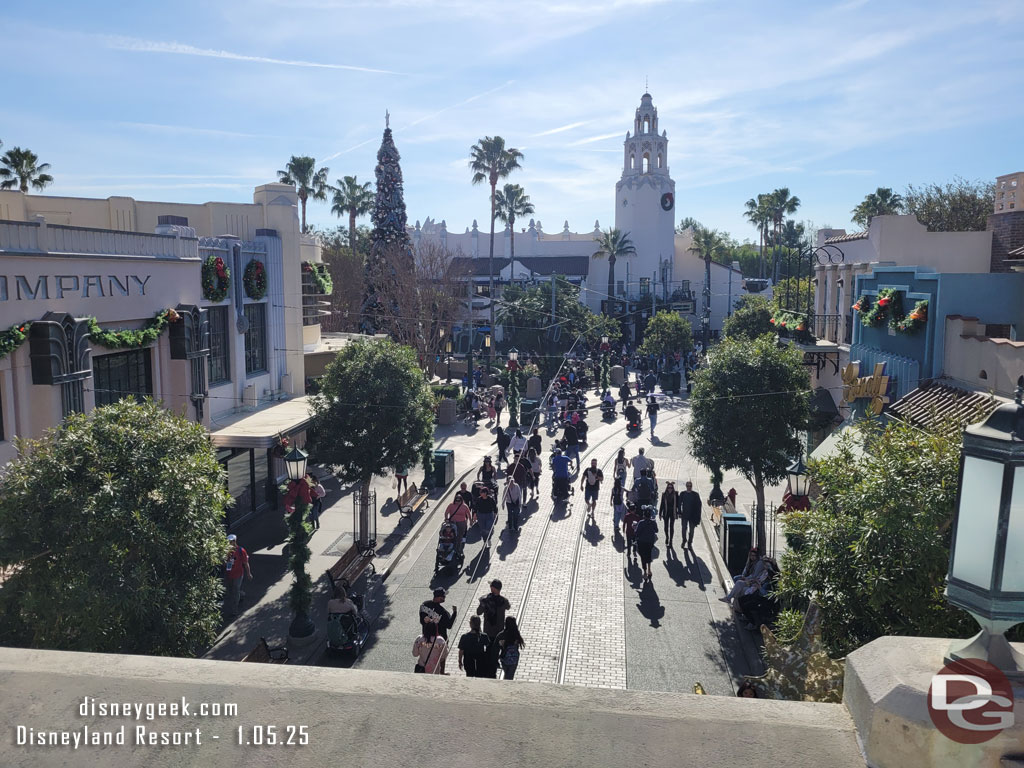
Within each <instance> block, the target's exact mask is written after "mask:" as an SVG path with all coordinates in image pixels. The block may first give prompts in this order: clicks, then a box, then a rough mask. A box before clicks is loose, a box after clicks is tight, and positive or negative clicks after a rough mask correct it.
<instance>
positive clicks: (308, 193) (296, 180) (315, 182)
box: [277, 155, 330, 232]
mask: <svg viewBox="0 0 1024 768" xmlns="http://www.w3.org/2000/svg"><path fill="white" fill-rule="evenodd" d="M328 173H329V169H328V168H326V167H324V168H320V169H317V167H316V159H314V158H312V157H307V156H305V155H301V156H300V155H292V156H291V159H289V160H288V164H287V165H285V167H284V170H283V171H278V172H277V179H278V181H280V182H281V183H282V184H294V185H295V190H296V192H297V194H298V196H299V203H300V204H301V206H302V231H303V232H305V231H306V201H307V200H309V199H313V200H326V199H327V190H328V189H330V185H329V184H328V183H327V174H328Z"/></svg>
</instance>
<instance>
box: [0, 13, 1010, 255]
mask: <svg viewBox="0 0 1024 768" xmlns="http://www.w3.org/2000/svg"><path fill="white" fill-rule="evenodd" d="M0 28H3V29H4V32H5V34H4V36H3V37H4V58H3V66H2V71H3V82H4V96H5V98H4V107H3V109H2V111H0V140H3V141H4V145H5V148H8V149H9V148H10V147H12V146H15V145H20V146H26V147H30V148H31V149H33V150H34V151H36V152H37V153H38V154H39V155H40V156H41V158H42V159H43V160H44V161H47V162H49V163H51V164H52V166H53V170H52V173H53V175H54V177H55V179H56V183H55V184H54V185H53V186H52V187H50V188H49V189H48V193H50V194H69V195H80V196H87V197H107V196H109V195H130V196H133V197H136V198H138V199H144V200H154V199H169V200H180V201H186V202H202V201H206V200H230V201H236V200H238V201H244V200H251V194H252V188H253V186H255V185H257V184H260V183H265V182H267V181H272V180H274V178H275V173H274V172H275V171H276V170H277V169H278V168H281V167H283V166H284V163H285V162H286V160H287V158H288V156H289V155H291V154H309V155H313V156H315V157H316V158H317V159H318V160H319V161H320V162H321V164H323V165H327V166H329V167H330V177H331V179H332V181H333V180H335V179H337V178H339V177H340V176H342V175H352V174H355V175H357V176H358V177H359V178H360V180H363V181H370V180H372V179H373V167H374V164H375V156H376V151H377V148H378V146H379V143H380V136H381V131H382V129H383V122H384V111H385V109H388V110H390V112H391V125H392V127H393V128H394V129H395V141H396V143H397V145H398V148H399V151H400V152H401V154H402V167H403V172H404V174H405V190H406V204H407V207H408V211H409V220H410V222H412V221H415V220H417V219H420V220H422V219H424V218H426V217H427V216H431V217H433V218H435V219H442V218H443V219H446V220H447V222H448V225H449V228H450V229H452V230H454V231H462V230H463V229H464V228H465V227H467V226H469V225H470V224H471V222H472V220H473V219H474V218H475V219H477V220H479V222H480V225H481V228H484V227H486V218H487V215H488V199H487V192H486V191H485V189H484V188H483V187H474V186H472V185H471V184H470V181H469V178H470V173H469V171H468V170H467V167H466V162H467V156H468V150H469V147H470V146H471V145H472V144H473V142H474V141H475V140H477V139H478V138H480V137H481V136H484V135H493V134H499V135H502V136H504V137H505V139H506V141H507V142H508V143H509V144H510V145H512V146H516V147H520V148H522V149H523V151H524V154H525V161H524V163H523V170H522V171H520V172H518V173H517V174H515V175H514V177H513V178H512V180H513V181H515V182H517V183H519V184H522V185H523V186H524V187H525V189H526V191H527V193H528V194H529V195H530V196H531V198H532V200H533V202H534V204H535V206H536V208H537V213H536V217H537V218H538V219H540V220H541V221H542V222H543V224H544V228H545V230H547V231H548V232H554V231H557V230H560V229H561V227H562V222H563V221H564V220H566V219H567V220H568V221H569V224H570V227H571V228H572V229H573V230H574V231H588V230H590V229H591V228H592V227H593V224H594V220H595V219H599V220H600V221H601V224H602V226H608V225H609V224H611V223H612V221H613V209H614V185H615V181H616V180H617V179H618V178H619V174H620V173H621V152H622V140H623V138H624V136H625V132H626V131H627V130H628V129H630V128H631V127H632V115H633V111H634V110H635V108H636V106H637V105H638V104H639V99H640V95H641V94H642V93H643V90H644V81H645V78H647V79H648V81H649V89H650V92H651V94H652V95H653V97H654V102H655V105H656V106H657V107H658V109H659V116H660V119H661V127H662V128H664V129H665V130H667V131H668V136H669V167H670V170H671V173H672V176H673V178H674V179H675V181H676V196H677V205H676V210H677V212H678V214H679V216H680V217H681V216H685V215H692V216H694V217H696V218H697V219H699V220H700V221H702V222H704V223H705V224H707V225H710V226H713V227H717V228H719V229H723V230H726V231H728V232H730V233H731V234H733V235H734V236H736V237H738V238H739V239H741V240H742V239H745V238H752V239H753V238H754V237H755V234H754V231H753V230H752V229H751V228H750V227H749V225H748V224H746V223H745V221H744V220H743V216H742V212H743V203H744V201H745V200H747V199H748V198H750V197H752V196H754V195H756V194H757V193H759V192H765V191H769V190H771V189H773V188H775V187H779V186H788V187H789V188H790V190H791V192H792V193H793V194H796V195H797V196H799V197H800V199H801V200H802V201H803V206H802V207H801V209H800V211H799V212H798V214H797V218H798V219H802V220H809V221H811V222H813V223H814V224H815V225H817V226H826V225H831V226H835V227H846V228H848V229H849V228H851V226H850V224H849V211H850V209H851V208H853V206H854V205H855V204H856V203H857V202H858V201H860V200H861V199H862V198H863V196H864V195H865V194H866V193H868V192H871V191H873V190H874V189H875V188H876V187H878V186H891V187H894V188H897V189H902V188H903V187H905V185H906V184H907V183H915V184H921V183H929V182H944V181H947V180H949V179H951V178H952V177H954V176H956V175H960V176H964V177H966V178H969V179H986V180H987V179H991V178H994V177H995V176H996V175H998V174H1001V173H1009V172H1013V171H1018V170H1021V169H1022V168H1024V158H1022V152H1021V148H1020V143H1019V141H1018V138H1017V137H1018V134H1019V128H1020V124H1021V118H1022V116H1024V115H1022V113H1024V98H1022V97H1021V94H1022V93H1024V88H1022V86H1024V66H1022V65H1024V48H1022V47H1021V45H1020V41H1021V39H1024V3H1019V2H1016V0H1004V2H972V3H962V2H934V1H933V2H892V1H891V0H890V2H880V1H879V0H847V1H846V2H839V3H821V2H785V3H765V2H763V1H762V2H756V1H747V0H733V1H732V2H711V1H708V2H688V1H679V0H520V1H519V2H516V3H499V2H493V1H492V0H244V1H243V0H201V1H198V0H179V1H178V2H175V3H156V2H149V1H148V0H139V1H138V2H132V3H129V2H124V0H120V1H119V2H112V1H110V0H92V1H90V2H81V1H80V0H79V1H73V0H68V1H66V2H60V1H57V0H32V1H31V2H29V1H26V0H6V2H4V3H3V4H2V5H0ZM309 218H310V220H311V221H312V222H313V223H315V224H317V225H321V226H324V225H331V224H333V223H334V222H335V221H336V219H334V217H332V216H331V215H330V212H329V207H328V205H326V204H322V203H313V204H311V206H310V211H309Z"/></svg>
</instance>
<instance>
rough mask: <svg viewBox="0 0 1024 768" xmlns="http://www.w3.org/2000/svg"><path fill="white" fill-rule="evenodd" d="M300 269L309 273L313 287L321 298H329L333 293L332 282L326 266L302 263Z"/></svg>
mask: <svg viewBox="0 0 1024 768" xmlns="http://www.w3.org/2000/svg"><path fill="white" fill-rule="evenodd" d="M302 269H303V270H304V271H306V272H309V273H310V276H311V277H312V278H313V285H315V286H316V290H317V293H319V294H320V295H321V296H329V295H331V294H332V293H334V280H333V279H331V271H330V270H329V269H328V268H327V265H326V264H313V263H311V262H308V261H304V262H302Z"/></svg>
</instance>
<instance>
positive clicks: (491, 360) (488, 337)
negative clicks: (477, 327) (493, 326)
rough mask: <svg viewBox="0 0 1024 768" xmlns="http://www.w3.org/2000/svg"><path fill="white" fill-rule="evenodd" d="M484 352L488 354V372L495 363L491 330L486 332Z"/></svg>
mask: <svg viewBox="0 0 1024 768" xmlns="http://www.w3.org/2000/svg"><path fill="white" fill-rule="evenodd" d="M484 350H485V352H484V354H485V355H486V356H487V373H488V374H490V373H491V366H492V365H494V358H493V357H491V332H490V331H488V332H487V333H485V334H484Z"/></svg>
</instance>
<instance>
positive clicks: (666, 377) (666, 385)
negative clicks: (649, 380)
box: [658, 371, 672, 392]
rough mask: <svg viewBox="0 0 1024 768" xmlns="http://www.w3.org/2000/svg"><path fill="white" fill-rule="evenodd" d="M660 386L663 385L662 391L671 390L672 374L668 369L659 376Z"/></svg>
mask: <svg viewBox="0 0 1024 768" xmlns="http://www.w3.org/2000/svg"><path fill="white" fill-rule="evenodd" d="M658 386H659V387H661V391H662V392H671V391H672V374H671V373H669V372H668V371H665V372H664V373H662V374H661V375H660V376H658Z"/></svg>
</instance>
